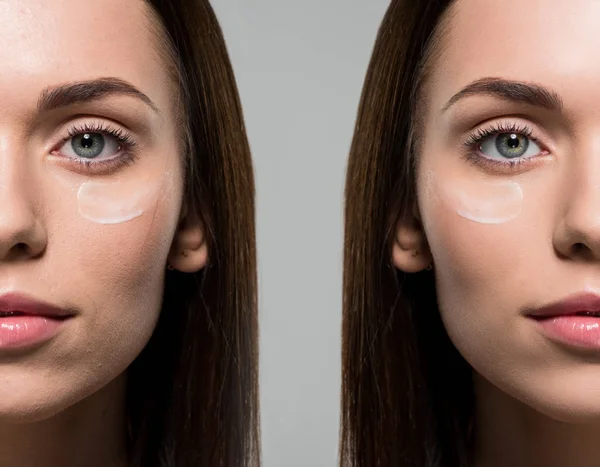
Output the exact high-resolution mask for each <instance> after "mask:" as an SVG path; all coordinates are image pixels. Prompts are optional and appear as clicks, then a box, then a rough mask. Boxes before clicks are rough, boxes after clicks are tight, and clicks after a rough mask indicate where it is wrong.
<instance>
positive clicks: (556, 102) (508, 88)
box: [442, 77, 563, 113]
mask: <svg viewBox="0 0 600 467" xmlns="http://www.w3.org/2000/svg"><path fill="white" fill-rule="evenodd" d="M474 95H488V96H494V97H498V98H500V99H504V100H508V101H512V102H520V103H525V104H529V105H533V106H536V107H542V108H544V109H548V110H553V111H556V112H562V110H563V101H562V99H561V97H560V96H559V95H558V93H556V92H554V91H552V90H550V89H548V88H545V87H544V86H542V85H540V84H535V83H526V82H522V81H513V80H507V79H502V78H494V77H492V78H481V79H478V80H475V81H473V82H471V83H469V84H467V85H466V86H465V87H464V88H462V89H461V90H460V91H458V92H457V93H456V94H454V96H452V97H451V98H450V100H449V101H448V102H447V103H446V105H445V106H444V107H443V108H442V113H444V112H446V111H447V110H448V109H449V108H450V107H451V106H452V105H454V104H455V103H456V102H458V101H459V100H461V99H464V98H466V97H469V96H474Z"/></svg>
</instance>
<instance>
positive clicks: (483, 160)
mask: <svg viewBox="0 0 600 467" xmlns="http://www.w3.org/2000/svg"><path fill="white" fill-rule="evenodd" d="M463 159H464V160H466V161H467V162H469V163H470V164H473V165H475V166H477V167H490V168H493V167H496V168H497V167H498V166H499V165H501V166H502V167H506V168H508V169H516V168H517V167H518V166H520V165H521V164H525V163H527V162H529V159H531V157H522V158H520V159H507V160H506V161H498V160H495V159H490V158H488V157H484V156H480V155H479V154H478V153H476V152H468V153H466V154H465V155H464V156H463Z"/></svg>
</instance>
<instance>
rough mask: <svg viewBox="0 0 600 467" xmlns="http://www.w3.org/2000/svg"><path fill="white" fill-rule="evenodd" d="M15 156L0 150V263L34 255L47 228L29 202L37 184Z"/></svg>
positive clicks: (43, 244)
mask: <svg viewBox="0 0 600 467" xmlns="http://www.w3.org/2000/svg"><path fill="white" fill-rule="evenodd" d="M9 156H10V157H9ZM18 159H19V158H16V157H15V154H11V155H9V154H6V152H4V151H2V153H0V263H2V262H8V261H21V260H25V259H27V258H31V257H36V256H38V255H40V254H41V253H42V252H43V251H44V250H45V248H46V240H47V239H46V231H45V229H44V228H43V225H42V222H41V220H40V218H39V216H38V215H37V214H36V206H35V203H33V202H32V201H33V200H34V196H35V186H36V184H35V183H34V180H33V176H32V174H31V172H30V171H27V170H26V168H25V167H21V168H19V167H18V162H19V160H18ZM21 159H22V158H21ZM15 162H17V163H15Z"/></svg>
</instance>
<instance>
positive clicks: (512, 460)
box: [474, 375, 600, 467]
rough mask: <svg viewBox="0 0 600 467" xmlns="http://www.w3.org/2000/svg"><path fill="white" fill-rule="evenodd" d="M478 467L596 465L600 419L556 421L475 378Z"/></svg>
mask: <svg viewBox="0 0 600 467" xmlns="http://www.w3.org/2000/svg"><path fill="white" fill-rule="evenodd" d="M475 394H476V400H477V409H476V424H475V426H476V428H475V464H474V465H475V466H476V467H505V466H507V465H510V466H511V467H564V466H565V465H568V466H569V467H597V466H598V465H599V460H600V442H599V440H600V421H599V422H598V423H595V424H572V423H566V422H559V421H556V420H554V419H551V418H549V417H547V416H545V415H544V414H542V413H540V412H538V411H536V410H534V409H532V408H531V407H529V406H527V405H526V404H524V403H522V402H520V401H517V400H516V399H514V398H512V397H510V396H508V395H507V394H506V393H504V392H503V391H501V390H500V389H498V388H496V387H495V386H493V385H492V384H490V383H489V382H487V381H485V380H484V379H483V378H481V377H480V376H478V375H476V376H475Z"/></svg>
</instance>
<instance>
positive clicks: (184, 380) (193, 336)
mask: <svg viewBox="0 0 600 467" xmlns="http://www.w3.org/2000/svg"><path fill="white" fill-rule="evenodd" d="M146 3H147V6H148V7H149V10H151V20H152V21H151V23H152V24H151V25H150V26H151V27H154V28H155V29H156V31H155V32H156V34H158V35H157V44H158V46H157V48H158V49H159V51H160V52H161V56H162V57H164V58H165V66H166V67H167V68H168V70H169V71H170V74H171V75H172V77H173V78H174V81H175V84H176V85H177V86H176V87H177V99H175V101H174V105H176V107H177V108H178V112H179V113H178V118H179V119H180V120H179V121H178V124H179V125H180V128H181V143H182V144H181V155H182V161H183V163H184V166H185V180H184V185H185V191H184V193H185V194H184V203H186V204H187V206H188V209H189V210H190V211H192V212H194V213H196V214H197V215H198V216H199V218H200V220H201V222H202V227H203V229H204V233H205V237H206V239H207V242H208V255H209V259H208V263H207V265H206V267H204V268H203V269H202V270H201V271H199V272H197V273H194V274H184V273H181V272H178V271H176V270H175V271H169V272H168V273H167V276H166V279H165V289H164V299H163V305H162V309H161V313H160V317H159V320H158V323H157V326H156V329H155V331H154V333H153V335H152V337H151V339H150V341H149V343H148V345H147V346H146V347H145V348H144V350H143V351H142V353H141V354H140V355H139V356H138V358H137V359H136V360H135V361H134V362H133V363H132V365H131V366H130V368H129V369H128V386H127V415H128V420H129V439H128V446H129V453H130V458H131V461H130V464H131V465H132V466H134V467H198V466H203V467H258V466H259V465H260V447H259V435H260V433H259V407H258V318H257V272H256V249H255V211H254V195H255V192H254V177H253V167H252V162H251V157H250V149H249V145H248V140H247V137H246V130H245V126H244V120H243V116H242V110H241V105H240V100H239V96H238V91H237V86H236V82H235V78H234V74H233V70H232V66H231V63H230V60H229V56H228V53H227V49H226V46H225V41H224V38H223V34H222V31H221V29H220V27H219V24H218V22H217V19H216V16H215V14H214V12H213V10H212V8H211V6H210V4H209V2H208V1H207V0H146Z"/></svg>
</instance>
